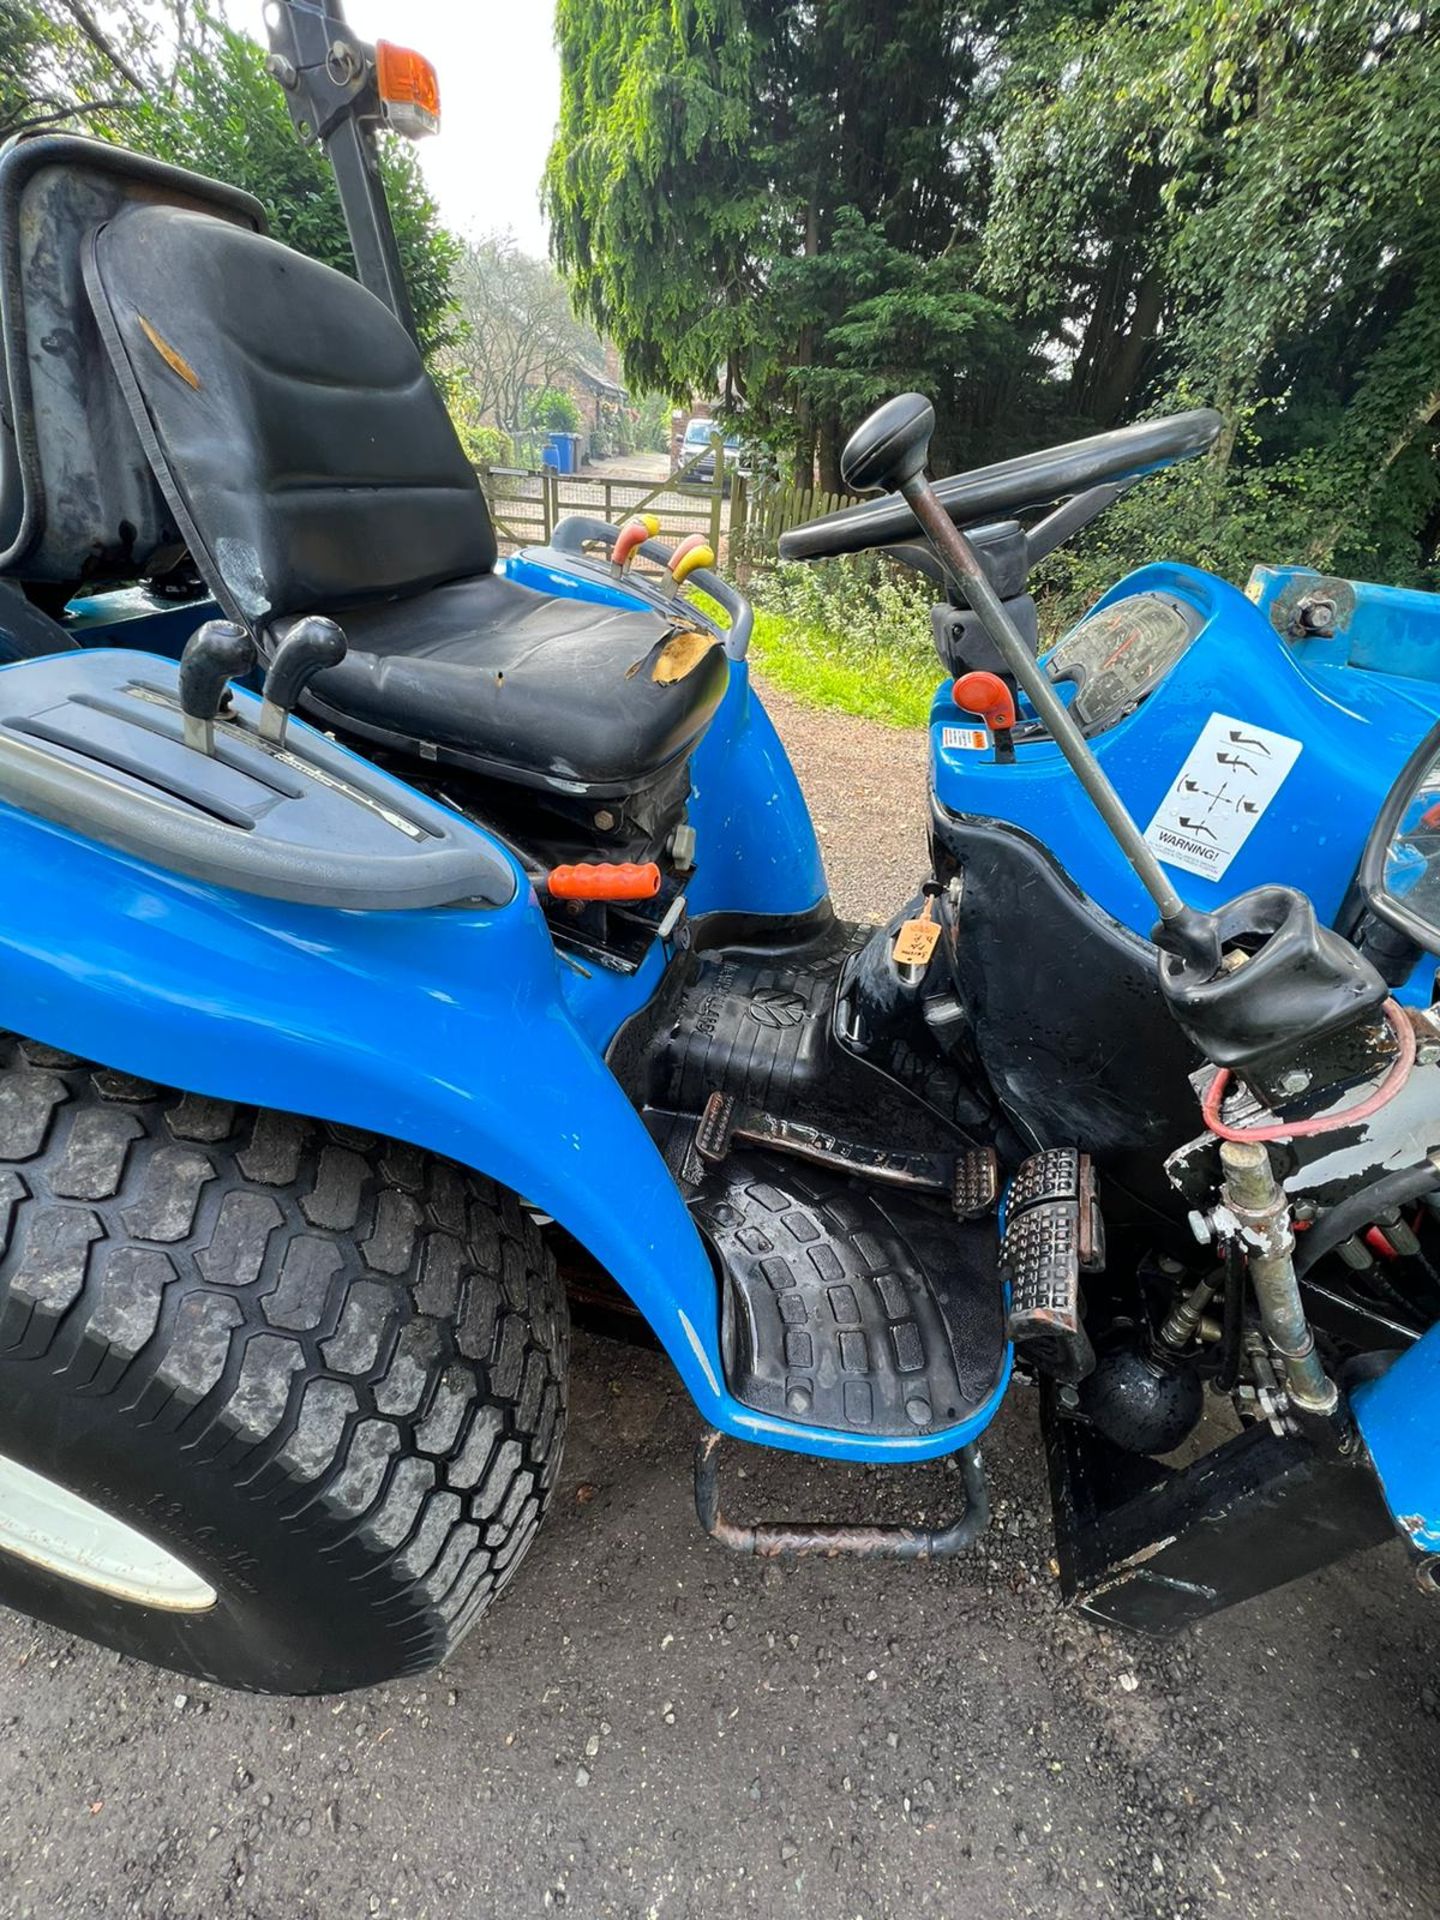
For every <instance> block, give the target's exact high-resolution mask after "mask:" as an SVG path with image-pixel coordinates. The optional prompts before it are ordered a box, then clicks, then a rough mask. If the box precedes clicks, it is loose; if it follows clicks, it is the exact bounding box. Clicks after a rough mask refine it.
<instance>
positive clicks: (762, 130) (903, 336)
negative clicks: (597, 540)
mask: <svg viewBox="0 0 1440 1920" xmlns="http://www.w3.org/2000/svg"><path fill="white" fill-rule="evenodd" d="M556 26H557V33H558V37H559V42H560V50H561V74H562V80H561V112H560V128H559V134H558V138H557V140H556V143H555V147H554V149H553V151H552V154H551V158H550V164H549V168H548V172H547V176H546V198H547V205H548V208H549V211H550V216H551V221H552V234H553V244H554V247H555V253H556V257H557V259H558V261H559V262H560V264H561V266H562V267H563V268H564V269H565V270H566V271H567V272H568V273H570V274H571V276H572V277H573V280H574V284H575V287H576V291H577V295H578V297H579V299H580V301H581V302H582V304H583V306H584V307H585V309H586V311H587V312H588V313H589V315H590V317H591V319H592V320H594V322H595V323H596V325H597V326H598V327H600V328H601V330H602V331H604V332H606V333H608V334H609V335H610V336H611V337H613V338H614V339H615V341H616V342H617V344H618V345H619V346H620V348H621V351H622V353H623V354H624V358H625V366H626V373H627V377H628V378H629V379H630V380H631V382H632V383H633V384H634V385H636V386H638V387H642V388H645V387H659V388H662V389H664V390H667V391H669V392H672V393H673V394H674V395H675V396H676V397H677V398H683V397H685V396H686V395H687V394H688V393H689V392H691V391H695V390H699V391H710V390H712V389H713V387H714V385H715V383H716V381H717V379H723V382H724V389H725V395H726V398H727V400H728V401H729V403H730V405H731V407H732V408H743V409H744V412H745V415H746V419H747V424H748V426H749V428H750V430H751V431H752V432H758V433H762V434H765V435H766V436H767V437H769V438H770V440H771V441H772V443H776V444H784V443H785V442H787V441H788V443H789V446H790V449H791V451H792V453H793V457H794V463H795V467H796V470H797V472H798V473H799V474H801V475H805V474H807V473H808V472H809V470H810V468H811V466H812V464H813V463H814V462H815V461H816V460H817V459H818V464H819V470H820V475H821V479H822V482H823V484H825V485H827V486H831V487H836V486H838V485H839V474H838V458H839V449H840V446H841V444H842V441H843V437H844V431H845V429H846V428H847V427H848V426H849V425H852V424H853V422H854V415H855V410H856V409H857V407H863V405H864V404H867V403H868V398H869V397H870V396H872V395H874V394H876V393H878V392H881V391H884V390H886V389H888V388H890V387H893V386H895V385H896V384H899V383H901V382H902V381H903V380H904V379H906V378H911V377H916V378H920V379H922V380H923V381H924V382H925V384H927V385H931V386H939V385H942V384H943V385H944V386H945V388H946V390H947V392H949V393H950V394H952V395H957V396H958V395H959V394H960V393H961V392H962V391H963V392H964V393H965V395H966V399H967V408H966V411H967V413H968V418H965V419H963V420H962V419H961V417H960V413H961V410H960V408H959V407H958V405H957V406H954V407H951V408H948V409H947V410H946V414H945V417H944V423H943V432H942V440H941V443H940V446H939V447H938V448H937V452H938V453H939V454H940V455H941V457H942V458H943V457H944V456H945V455H946V454H947V453H949V452H952V451H953V450H954V447H955V445H956V444H958V441H959V439H960V436H961V430H962V428H963V440H964V445H965V449H966V452H967V454H968V453H970V452H971V451H972V450H979V451H981V452H984V451H988V450H989V449H990V448H992V447H993V446H995V445H997V444H1003V443H1004V442H1005V441H1006V439H1007V438H1008V434H1009V431H1010V430H1011V429H1012V427H1013V424H1014V420H1015V407H1014V404H1013V402H1014V397H1015V392H1016V389H1017V387H1024V386H1026V385H1027V383H1029V382H1030V381H1031V380H1033V378H1034V377H1035V372H1036V369H1035V368H1034V366H1033V365H1032V360H1031V351H1030V348H1031V341H1030V337H1029V335H1028V334H1027V333H1026V332H1025V330H1024V329H1019V328H1016V327H1015V326H1014V325H1013V323H1012V322H1011V321H1010V320H1009V317H1008V316H1007V314H1006V313H1005V311H1004V310H1003V309H1002V308H1000V307H998V306H997V305H995V304H994V303H993V302H989V301H986V300H985V299H983V297H981V296H980V295H979V294H977V292H976V289H975V287H974V284H973V264H974V243H975V241H976V239H977V236H978V233H979V229H980V223H981V222H982V220H983V214H984V207H985V202H986V197H987V192H988V177H989V143H988V132H987V120H986V112H985V105H984V103H985V98H986V92H987V88H988V87H989V85H990V79H989V77H988V76H989V67H988V65H987V62H988V61H989V58H990V56H989V48H990V43H991V40H992V38H993V33H994V28H993V26H992V24H991V23H990V21H989V19H988V17H987V16H986V15H985V13H984V11H983V9H979V10H977V9H976V8H974V7H962V6H957V5H955V4H953V0H829V3H828V4H827V5H825V6H823V7H797V6H795V5H793V4H791V0H682V3H681V4H675V3H674V0H641V4H638V5H632V6H628V7H626V8H623V9H622V8H619V7H617V6H614V5H612V4H610V0H559V5H558V8H557V14H556ZM967 262H968V265H969V271H967ZM921 269H923V271H922V270H921ZM887 282H888V283H889V284H888V285H887V284H886V283H887ZM877 301H878V302H880V303H881V304H879V305H877V304H876V302H877ZM892 341H893V344H887V343H889V342H892ZM1000 361H1003V362H1004V363H1005V374H1004V378H1003V379H996V378H993V377H991V376H993V375H994V374H995V372H996V368H997V362H1000ZM982 376H983V377H982ZM946 436H949V444H948V445H947V440H946Z"/></svg>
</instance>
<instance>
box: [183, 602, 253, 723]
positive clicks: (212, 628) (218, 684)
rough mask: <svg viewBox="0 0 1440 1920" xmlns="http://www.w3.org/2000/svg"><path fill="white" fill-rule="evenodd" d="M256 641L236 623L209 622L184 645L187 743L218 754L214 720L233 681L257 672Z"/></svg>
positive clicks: (184, 710)
mask: <svg viewBox="0 0 1440 1920" xmlns="http://www.w3.org/2000/svg"><path fill="white" fill-rule="evenodd" d="M255 659H256V655H255V642H254V641H253V640H252V639H251V638H250V635H249V634H248V633H247V632H246V631H245V629H244V627H240V626H237V625H236V624H235V622H234V621H233V620H207V621H206V622H205V624H204V626H202V627H197V628H196V629H195V631H194V633H192V634H191V636H190V638H189V639H188V640H187V641H186V642H185V651H184V653H182V654H181V656H180V713H181V716H182V719H183V722H184V727H185V744H186V746H187V747H193V748H194V749H195V751H196V752H197V753H208V754H211V755H213V754H214V752H215V717H216V715H217V714H218V713H219V711H220V709H221V707H222V706H223V705H224V702H225V696H226V693H227V692H228V690H229V686H230V682H231V681H232V680H238V679H241V678H243V676H244V675H245V674H247V673H253V671H254V669H255Z"/></svg>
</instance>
